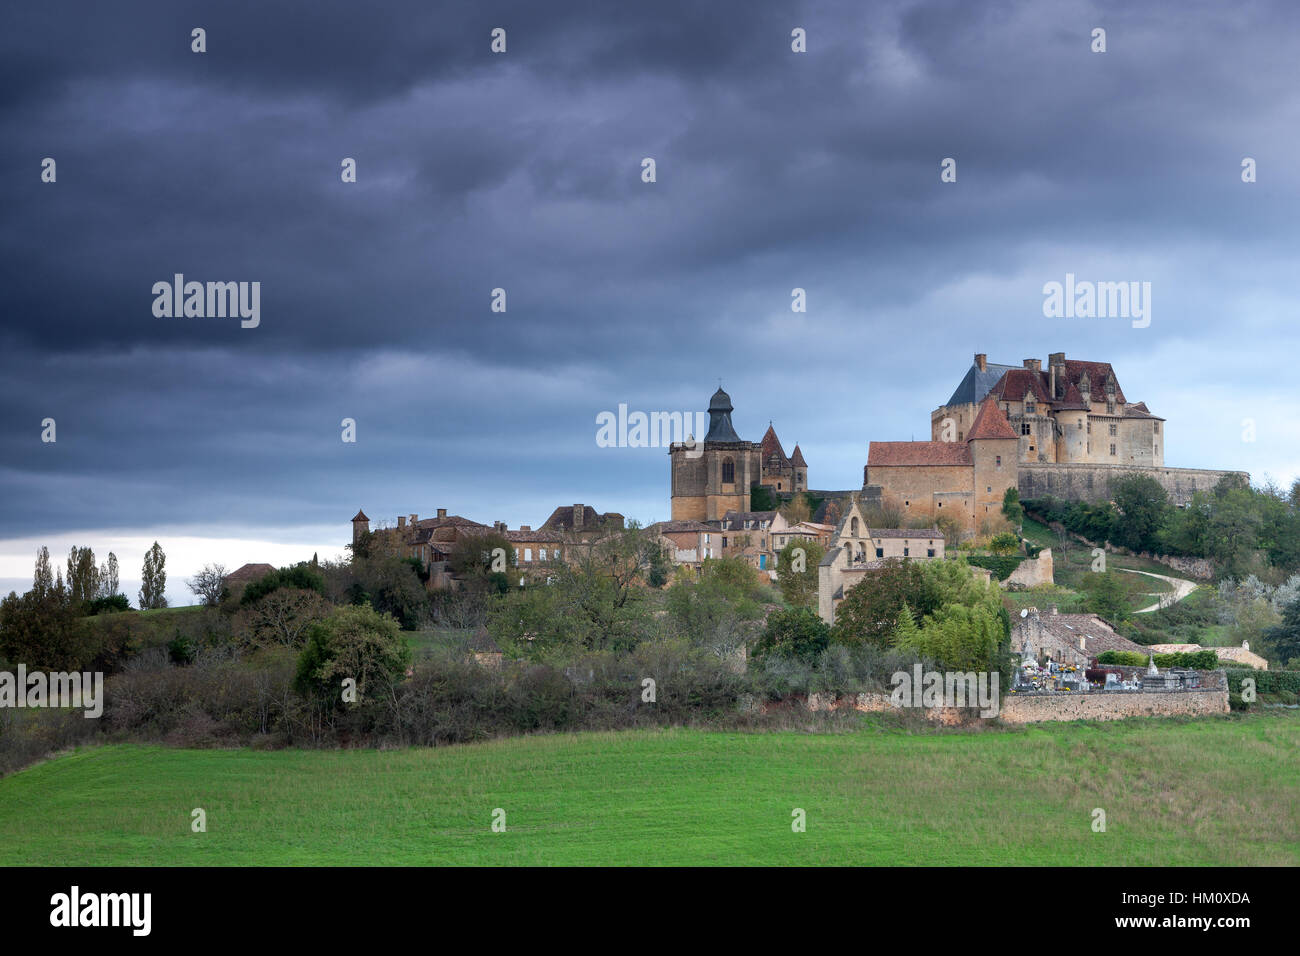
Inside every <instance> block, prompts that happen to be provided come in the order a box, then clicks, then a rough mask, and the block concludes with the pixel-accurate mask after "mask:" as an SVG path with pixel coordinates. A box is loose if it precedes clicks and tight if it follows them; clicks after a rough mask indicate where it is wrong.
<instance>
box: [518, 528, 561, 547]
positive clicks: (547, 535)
mask: <svg viewBox="0 0 1300 956" xmlns="http://www.w3.org/2000/svg"><path fill="white" fill-rule="evenodd" d="M505 537H506V540H507V541H518V542H520V543H521V544H530V543H532V542H538V543H541V544H552V543H559V542H563V541H564V535H562V534H561V533H560V532H558V531H549V530H546V529H543V528H537V529H536V530H529V531H523V530H519V531H507V532H506V533H505Z"/></svg>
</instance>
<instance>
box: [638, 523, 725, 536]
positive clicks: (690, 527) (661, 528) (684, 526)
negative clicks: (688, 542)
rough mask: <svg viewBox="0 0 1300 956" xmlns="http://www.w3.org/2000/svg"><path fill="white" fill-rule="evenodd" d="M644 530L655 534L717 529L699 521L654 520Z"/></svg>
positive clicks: (708, 531)
mask: <svg viewBox="0 0 1300 956" xmlns="http://www.w3.org/2000/svg"><path fill="white" fill-rule="evenodd" d="M646 530H647V531H653V532H654V533H656V534H666V533H668V532H670V531H695V532H700V531H703V532H704V533H706V534H709V533H712V532H714V531H716V530H718V529H717V528H714V527H712V526H711V525H707V524H704V523H702V522H699V521H656V522H655V523H654V524H652V525H650V526H649V527H647V528H646Z"/></svg>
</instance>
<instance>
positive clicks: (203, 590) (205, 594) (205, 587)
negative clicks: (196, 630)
mask: <svg viewBox="0 0 1300 956" xmlns="http://www.w3.org/2000/svg"><path fill="white" fill-rule="evenodd" d="M225 581H226V566H225V565H224V564H205V565H204V566H203V570H201V571H199V573H198V574H196V575H194V577H192V578H190V579H189V580H188V581H186V582H185V584H186V586H187V587H189V589H190V590H191V591H193V592H194V594H195V595H197V596H198V597H200V598H202V599H203V604H204V606H205V607H216V606H217V605H218V604H219V603H221V591H222V589H223V588H224V587H225V586H226V585H225ZM322 586H323V584H322Z"/></svg>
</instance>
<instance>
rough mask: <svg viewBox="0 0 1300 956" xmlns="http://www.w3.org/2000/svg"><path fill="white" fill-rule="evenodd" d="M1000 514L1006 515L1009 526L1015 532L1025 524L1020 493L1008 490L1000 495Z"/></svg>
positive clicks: (1015, 490)
mask: <svg viewBox="0 0 1300 956" xmlns="http://www.w3.org/2000/svg"><path fill="white" fill-rule="evenodd" d="M1002 513H1003V514H1004V515H1006V518H1007V520H1008V521H1010V522H1011V526H1012V527H1013V528H1015V529H1016V530H1017V531H1019V530H1020V526H1021V525H1023V524H1024V523H1025V509H1024V506H1023V505H1021V504H1020V492H1019V491H1018V490H1017V489H1015V488H1008V489H1007V490H1006V491H1005V492H1004V493H1003V495H1002Z"/></svg>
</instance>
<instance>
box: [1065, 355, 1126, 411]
mask: <svg viewBox="0 0 1300 956" xmlns="http://www.w3.org/2000/svg"><path fill="white" fill-rule="evenodd" d="M1085 372H1086V373H1087V375H1088V381H1089V383H1090V384H1091V386H1092V394H1093V395H1104V394H1105V392H1106V379H1107V378H1110V377H1113V376H1114V375H1115V370H1114V369H1113V368H1111V367H1110V363H1109V362H1085V361H1083V360H1081V359H1066V360H1065V380H1066V382H1068V383H1069V384H1071V385H1078V384H1079V381H1080V380H1081V379H1082V378H1083V376H1084V373H1085ZM1115 401H1117V402H1124V401H1127V399H1125V398H1124V390H1123V389H1122V388H1120V387H1119V379H1118V378H1115Z"/></svg>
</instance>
